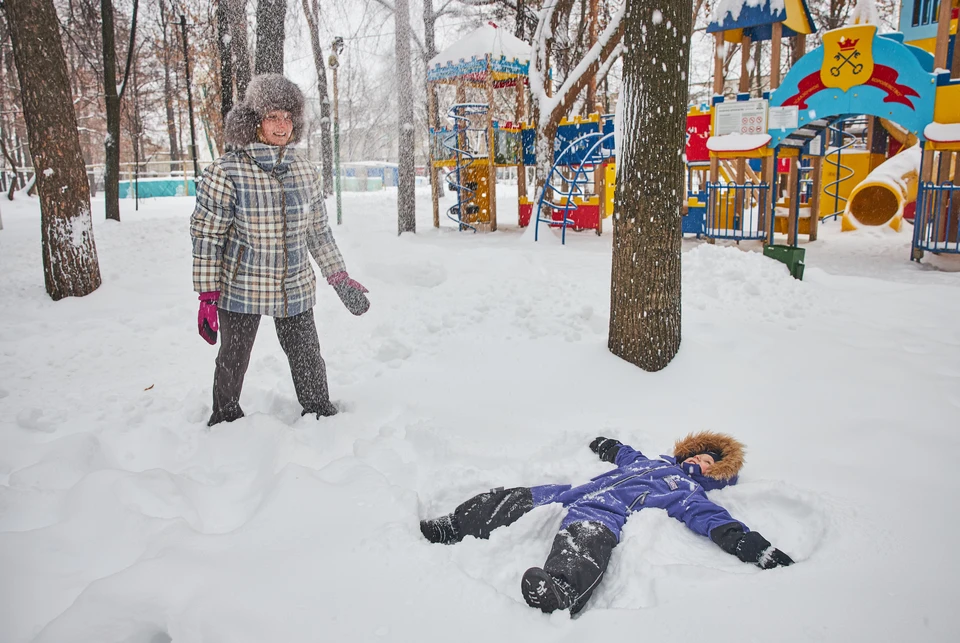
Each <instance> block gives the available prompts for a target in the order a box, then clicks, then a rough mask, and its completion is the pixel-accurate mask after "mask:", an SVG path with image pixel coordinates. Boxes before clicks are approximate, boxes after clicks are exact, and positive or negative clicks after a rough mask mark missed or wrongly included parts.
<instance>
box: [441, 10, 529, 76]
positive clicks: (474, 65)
mask: <svg viewBox="0 0 960 643" xmlns="http://www.w3.org/2000/svg"><path fill="white" fill-rule="evenodd" d="M488 55H489V56H490V69H489V70H488V69H487V56H488ZM529 69H530V45H529V43H526V42H524V41H522V40H520V39H519V38H517V37H516V36H514V35H513V34H512V33H510V32H509V31H507V30H505V29H501V28H499V27H498V26H497V25H495V24H493V23H492V22H490V23H487V24H485V25H483V26H482V27H480V28H478V29H475V30H473V31H471V32H470V33H468V34H467V35H466V36H464V37H463V38H461V39H460V40H459V41H457V42H455V43H454V44H452V45H450V46H449V47H447V48H446V49H444V50H443V51H441V52H440V53H439V54H437V55H436V56H434V57H433V59H432V60H431V61H430V65H429V68H428V69H427V80H431V81H434V82H444V81H447V82H452V81H454V80H467V81H468V82H478V83H479V82H485V81H486V80H487V72H488V71H490V72H492V73H493V80H494V83H495V84H496V85H500V86H502V85H513V84H515V83H516V82H517V79H519V78H523V77H525V76H526V75H527V72H528V71H529Z"/></svg>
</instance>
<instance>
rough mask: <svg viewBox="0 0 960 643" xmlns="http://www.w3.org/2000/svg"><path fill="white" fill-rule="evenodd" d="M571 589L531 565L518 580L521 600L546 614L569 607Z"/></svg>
mask: <svg viewBox="0 0 960 643" xmlns="http://www.w3.org/2000/svg"><path fill="white" fill-rule="evenodd" d="M572 589H573V588H571V587H570V586H569V585H567V584H566V583H564V582H563V581H561V580H559V579H556V578H554V577H553V576H551V575H550V574H548V573H547V572H545V571H543V570H542V569H540V568H539V567H531V568H530V569H528V570H527V571H525V572H524V573H523V579H522V580H521V581H520V591H521V592H523V600H525V601H527V605H529V606H530V607H537V608H539V609H540V610H542V611H543V612H544V613H546V614H550V613H551V612H555V611H556V610H565V609H567V608H568V607H570V603H571V598H570V597H571V594H572V593H573V592H572Z"/></svg>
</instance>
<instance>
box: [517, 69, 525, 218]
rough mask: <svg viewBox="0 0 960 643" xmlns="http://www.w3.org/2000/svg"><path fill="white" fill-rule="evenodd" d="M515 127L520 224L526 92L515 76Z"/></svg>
mask: <svg viewBox="0 0 960 643" xmlns="http://www.w3.org/2000/svg"><path fill="white" fill-rule="evenodd" d="M516 80H517V84H516V89H517V127H519V128H520V161H519V162H518V163H517V225H520V199H521V198H526V196H527V167H526V166H525V165H524V164H523V119H524V118H526V111H527V109H526V107H527V101H526V92H525V91H524V87H523V79H522V78H521V77H520V76H517V79H516Z"/></svg>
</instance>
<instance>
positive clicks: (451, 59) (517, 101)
mask: <svg viewBox="0 0 960 643" xmlns="http://www.w3.org/2000/svg"><path fill="white" fill-rule="evenodd" d="M529 68H530V46H529V45H528V44H527V43H525V42H523V41H522V40H520V39H519V38H517V37H515V36H513V35H512V34H510V33H508V32H506V31H504V30H502V29H499V28H497V27H496V26H495V25H493V24H487V25H484V26H482V27H480V28H478V29H476V30H474V31H472V32H471V33H469V34H467V36H465V37H464V38H463V39H462V40H460V41H458V42H456V43H454V44H453V45H451V46H450V47H448V48H446V49H444V50H443V51H441V52H440V53H439V54H437V56H436V57H434V58H433V59H432V60H431V61H430V65H429V69H428V70H427V84H428V91H427V95H428V99H427V100H428V105H427V109H428V116H429V119H430V122H431V123H436V122H438V105H437V104H436V102H437V101H436V100H435V97H436V95H437V92H436V89H437V88H438V87H439V86H443V85H452V86H453V87H455V89H456V99H455V102H454V104H453V105H452V106H451V107H450V108H449V111H448V112H447V117H448V118H449V119H450V120H451V121H452V124H451V126H449V127H431V128H430V164H429V165H430V184H431V185H432V186H433V225H434V227H439V226H440V183H439V181H438V178H439V170H440V169H441V168H444V169H447V170H449V172H448V173H447V175H446V182H447V184H448V186H449V188H450V189H451V190H452V191H455V192H456V193H457V202H456V204H454V205H453V206H452V207H451V208H450V209H449V210H448V212H447V216H448V217H449V218H450V219H452V220H453V221H454V222H455V223H457V226H458V228H459V229H460V230H472V231H474V232H476V231H477V230H478V229H484V230H489V231H490V232H494V231H496V229H497V200H496V195H497V168H498V167H506V166H513V167H516V168H517V187H518V190H517V191H518V209H519V211H520V212H521V217H522V212H523V206H524V205H525V204H526V203H527V199H526V185H527V181H526V164H525V163H524V145H523V129H522V127H521V126H520V123H522V121H523V118H524V114H525V110H526V97H525V94H524V88H525V86H526V85H527V83H528V80H527V74H528V71H529ZM471 90H472V91H473V92H477V91H482V92H483V98H484V102H479V101H469V100H468V96H467V94H468V91H471ZM503 90H513V92H514V93H515V98H514V101H513V103H514V113H513V115H512V118H511V120H510V121H505V122H501V121H498V120H496V118H495V116H496V114H497V105H496V93H497V92H498V91H503ZM505 102H508V103H509V101H505Z"/></svg>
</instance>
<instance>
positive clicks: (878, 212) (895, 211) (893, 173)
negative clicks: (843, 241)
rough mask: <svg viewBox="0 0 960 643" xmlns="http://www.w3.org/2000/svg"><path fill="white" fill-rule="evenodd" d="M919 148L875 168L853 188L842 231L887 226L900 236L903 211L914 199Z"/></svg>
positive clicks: (915, 195)
mask: <svg viewBox="0 0 960 643" xmlns="http://www.w3.org/2000/svg"><path fill="white" fill-rule="evenodd" d="M919 175H920V146H919V145H914V146H913V147H909V148H907V149H905V150H903V151H901V152H900V153H899V154H897V155H896V156H893V157H891V158H889V159H887V160H886V161H884V162H883V163H881V164H880V165H878V166H877V167H876V168H875V169H874V170H873V171H872V172H871V173H870V174H868V175H867V178H865V179H864V180H863V181H861V182H860V185H858V186H857V187H855V188H853V191H852V192H851V193H850V199H849V200H848V201H847V207H846V209H845V210H844V212H843V225H842V229H843V230H844V231H845V232H846V231H850V230H856V229H858V228H861V227H869V226H882V225H889V226H890V227H891V228H893V229H894V230H897V231H898V232H899V230H900V226H902V225H903V208H904V206H906V205H907V204H908V203H911V202H913V201H916V199H917V181H918V178H919Z"/></svg>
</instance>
